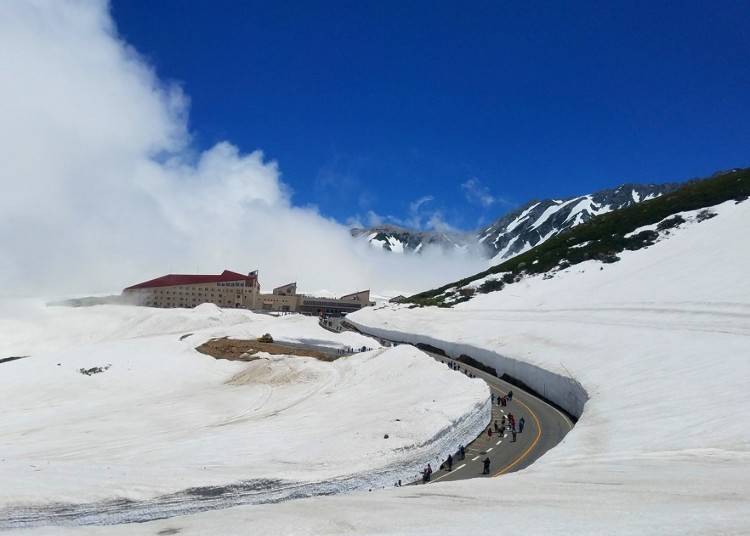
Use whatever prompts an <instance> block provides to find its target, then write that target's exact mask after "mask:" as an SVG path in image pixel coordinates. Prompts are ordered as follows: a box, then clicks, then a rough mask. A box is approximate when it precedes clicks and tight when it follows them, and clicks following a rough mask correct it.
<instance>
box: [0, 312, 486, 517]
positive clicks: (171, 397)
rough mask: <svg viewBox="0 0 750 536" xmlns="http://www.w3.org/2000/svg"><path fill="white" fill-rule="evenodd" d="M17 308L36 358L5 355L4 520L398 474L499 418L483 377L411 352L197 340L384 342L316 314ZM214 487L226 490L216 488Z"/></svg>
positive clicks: (142, 509) (12, 350)
mask: <svg viewBox="0 0 750 536" xmlns="http://www.w3.org/2000/svg"><path fill="white" fill-rule="evenodd" d="M8 311H16V314H15V315H14V317H11V318H9V317H7V316H6V315H5V314H4V315H3V317H2V320H0V358H3V357H8V356H20V355H29V356H30V357H27V358H23V359H18V360H15V361H9V362H5V363H0V393H2V412H3V417H2V434H0V453H1V455H0V482H2V486H0V528H9V527H11V528H12V527H19V526H24V525H26V524H30V525H34V524H44V523H46V522H49V521H50V519H53V517H54V516H53V515H52V513H53V512H54V511H59V509H60V505H78V506H71V507H70V508H68V510H67V511H68V513H70V512H71V511H72V512H77V514H76V515H74V516H72V517H73V519H72V520H70V521H69V522H70V523H82V522H85V523H111V522H113V521H118V522H121V521H133V520H143V519H151V518H155V517H160V516H163V515H165V513H166V514H168V515H174V514H176V513H181V512H182V513H185V512H189V511H199V510H201V509H205V508H209V507H210V508H216V507H224V506H227V505H231V504H248V503H257V502H264V501H265V500H269V499H270V500H280V499H284V498H288V497H292V496H294V497H296V496H305V495H310V494H316V493H327V494H330V493H336V492H340V491H344V490H353V489H368V488H370V487H383V486H392V485H393V483H394V482H395V481H396V480H398V479H399V478H401V479H407V478H411V477H414V476H415V475H416V474H417V472H418V471H419V470H420V469H421V468H422V467H423V465H424V464H426V463H427V462H428V461H431V462H432V463H433V464H435V462H436V461H437V460H439V459H441V458H442V457H443V456H444V455H445V454H446V453H447V452H448V451H450V450H452V449H454V448H455V447H456V446H457V445H458V444H460V443H463V442H468V441H469V440H470V439H473V438H474V437H475V436H476V435H477V434H478V433H479V432H481V430H482V428H483V427H484V426H485V425H486V423H487V421H488V419H489V409H488V403H489V402H488V397H489V391H488V389H487V387H486V385H485V384H484V383H483V382H482V381H481V380H470V379H468V378H466V377H464V376H463V375H459V374H455V373H452V372H450V371H449V370H448V369H447V368H446V367H445V366H444V365H441V364H439V363H437V362H436V361H435V360H434V359H432V358H431V357H428V356H426V355H425V354H423V353H422V352H420V351H419V350H416V349H415V348H413V347H411V346H406V345H405V346H401V347H397V348H390V349H385V348H377V349H375V350H373V351H369V352H364V353H360V354H356V355H353V356H351V357H345V358H340V359H338V360H336V361H334V362H331V363H328V362H322V361H318V360H315V359H312V358H304V357H285V356H273V357H272V356H268V355H265V356H264V357H263V358H262V359H259V360H256V361H253V362H232V361H227V360H216V359H214V358H213V357H209V356H205V355H203V354H200V353H198V352H197V351H195V349H194V348H195V347H196V346H198V345H200V344H201V343H202V342H204V341H205V340H208V339H209V338H212V337H222V336H229V337H232V338H254V337H257V336H259V335H261V334H263V333H265V332H270V333H271V334H272V335H273V336H274V338H275V339H276V340H279V341H292V342H298V343H304V344H314V345H317V346H329V347H333V348H336V347H338V348H343V347H345V346H352V347H359V346H363V345H364V346H369V347H376V346H378V345H377V343H376V342H375V341H374V340H373V339H370V338H367V337H363V336H361V335H358V334H354V333H343V334H334V333H330V332H328V331H325V330H323V329H322V328H320V327H319V326H318V324H317V320H316V319H314V318H308V317H302V316H298V315H293V316H284V317H271V316H267V315H259V314H253V313H250V312H246V311H237V310H221V309H219V308H217V307H215V306H213V305H209V304H204V305H202V306H199V307H197V308H195V309H194V310H188V309H152V308H145V307H130V306H114V305H112V306H96V307H88V308H65V307H49V308H42V307H39V306H38V305H31V304H28V303H22V304H18V303H16V304H13V306H9V307H8V309H6V312H8ZM107 366H109V368H107V369H106V370H104V371H103V372H101V373H98V374H93V375H91V376H87V375H84V374H81V373H80V372H79V369H81V368H84V369H89V368H91V367H107ZM385 434H388V438H387V439H386V438H385V437H384V436H385ZM237 483H240V485H239V486H236V487H234V488H233V487H232V486H233V485H236V484H237ZM221 486H224V487H225V488H226V489H222V488H221ZM185 490H188V492H185ZM201 490H204V491H201ZM269 490H270V491H271V492H272V493H271V494H270V496H269V495H268V494H265V495H264V492H266V491H269ZM212 493H214V494H222V493H223V495H220V496H219V497H218V498H216V497H211V500H210V501H207V500H205V499H206V497H205V496H210V495H211V494H212ZM198 495H201V497H198V498H196V496H198ZM123 499H127V500H129V501H132V503H131V504H126V505H124V506H123V505H121V504H118V503H117V501H120V502H121V501H122V500H123ZM199 499H200V500H199ZM50 505H53V506H54V508H53V507H51V506H50ZM58 517H59V516H58ZM58 529H59V527H57V528H56V529H55V530H58ZM47 530H51V529H47ZM52 532H54V531H52Z"/></svg>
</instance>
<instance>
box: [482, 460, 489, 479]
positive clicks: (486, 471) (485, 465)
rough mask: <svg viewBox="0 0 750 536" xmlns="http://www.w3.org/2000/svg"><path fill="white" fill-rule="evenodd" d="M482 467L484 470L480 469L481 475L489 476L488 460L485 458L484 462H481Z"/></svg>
mask: <svg viewBox="0 0 750 536" xmlns="http://www.w3.org/2000/svg"><path fill="white" fill-rule="evenodd" d="M482 465H483V466H484V468H483V469H482V474H483V475H488V474H490V459H489V458H485V459H484V460H482Z"/></svg>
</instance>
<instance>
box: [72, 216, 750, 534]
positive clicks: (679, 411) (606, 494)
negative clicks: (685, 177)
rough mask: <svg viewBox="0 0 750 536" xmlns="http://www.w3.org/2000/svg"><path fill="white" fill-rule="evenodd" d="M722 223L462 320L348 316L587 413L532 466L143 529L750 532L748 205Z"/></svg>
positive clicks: (414, 314) (539, 285) (465, 307)
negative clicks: (508, 373)
mask: <svg viewBox="0 0 750 536" xmlns="http://www.w3.org/2000/svg"><path fill="white" fill-rule="evenodd" d="M714 211H716V212H717V213H718V216H717V217H715V218H712V219H710V220H706V221H703V222H701V223H689V224H685V225H683V226H682V227H681V228H680V229H676V230H672V231H670V236H669V237H668V238H667V239H664V240H661V241H659V242H658V243H656V244H655V245H654V246H651V247H649V248H647V249H643V250H639V251H633V252H625V253H623V254H622V260H621V261H620V262H617V263H614V264H607V265H601V264H599V263H595V262H591V263H584V264H579V265H576V266H573V267H571V268H569V269H566V270H564V271H562V272H560V273H558V274H556V275H555V277H554V278H552V279H549V280H543V279H542V278H541V277H538V278H537V277H535V278H531V279H526V280H525V281H523V282H521V283H517V284H513V285H510V286H508V287H506V288H505V289H504V290H503V291H501V292H496V293H492V294H488V295H483V296H480V297H478V298H476V299H473V300H471V301H469V302H466V303H463V304H460V305H458V306H457V307H455V308H454V309H452V310H449V309H438V308H416V309H409V308H407V307H403V306H392V307H386V308H382V307H381V308H371V309H367V310H363V311H361V312H359V313H357V314H355V315H352V316H351V317H350V319H351V320H354V321H355V322H357V323H358V324H359V325H361V326H363V327H366V329H369V330H371V331H376V332H380V333H384V334H389V335H391V336H393V337H394V338H398V339H402V340H403V339H409V340H413V341H415V342H416V341H430V342H432V343H433V344H436V345H438V346H442V347H444V348H446V349H448V350H450V351H451V352H459V351H464V352H466V353H469V354H471V355H472V356H474V357H479V358H481V359H482V360H484V361H486V362H487V363H488V364H490V365H493V366H496V367H498V368H499V369H500V370H512V371H513V372H514V373H515V374H517V375H518V376H519V377H521V379H523V380H524V381H526V382H528V383H529V384H530V385H532V386H533V387H534V388H536V389H537V390H539V391H543V390H545V389H547V394H548V396H550V397H551V398H555V399H557V400H558V402H559V403H560V404H562V405H565V406H566V407H568V408H569V409H570V410H571V411H574V412H577V413H579V414H580V420H579V422H578V424H577V425H576V427H575V428H574V429H573V431H572V432H571V433H569V434H568V435H567V436H566V437H565V439H564V440H563V442H562V443H561V444H559V445H558V446H557V447H555V448H554V449H552V450H551V451H549V452H547V453H546V454H545V455H544V456H543V457H542V458H541V459H540V460H538V461H537V462H536V463H535V464H534V465H532V466H531V467H529V468H528V469H526V470H524V471H521V472H518V473H514V474H510V475H506V476H503V477H500V478H496V479H476V480H468V481H460V482H446V483H437V484H434V485H431V486H427V487H418V488H414V489H406V488H402V489H393V490H384V491H374V492H373V493H365V494H351V495H340V496H337V497H315V498H311V499H305V500H301V501H290V502H285V503H283V504H278V505H262V506H248V507H239V508H232V509H229V510H224V511H221V512H205V513H202V514H198V515H193V516H186V517H182V518H173V519H170V520H162V521H158V522H154V523H149V524H146V525H143V526H139V527H138V528H137V530H136V531H135V532H140V533H143V534H153V533H155V532H157V531H159V530H167V529H179V530H180V531H181V532H180V534H185V535H194V534H206V535H208V534H216V533H221V534H247V533H253V534H467V533H472V534H497V533H498V532H500V533H502V532H507V531H508V530H511V529H512V530H513V532H514V533H519V534H578V535H597V536H598V535H602V534H632V535H641V534H658V535H663V534H675V535H677V534H679V535H684V534H711V535H713V534H732V535H734V534H736V535H739V534H748V533H750V502H749V500H748V498H749V497H750V426H748V425H749V424H750V421H748V417H747V408H748V407H750V389H748V386H747V381H748V378H750V279H749V278H748V277H747V274H748V271H750V270H749V269H750V241H748V240H746V239H745V237H744V235H743V233H742V232H741V230H743V229H749V228H750V202H744V203H741V204H735V203H734V202H728V203H725V204H723V205H720V206H719V207H714ZM434 391H435V392H437V391H439V389H438V388H436V389H435V390H434ZM581 397H584V398H583V399H581ZM585 397H588V399H587V400H586V399H585ZM584 403H585V405H583V404H584ZM577 405H580V407H578V406H577ZM577 407H578V409H577V411H576V408H577ZM301 519H303V520H304V522H302V523H300V522H299V520H301ZM102 530H103V529H102V528H100V527H90V528H87V529H86V530H85V533H86V534H89V533H99V532H101V531H102ZM110 530H111V531H112V532H113V533H115V534H132V533H134V531H133V527H132V526H118V527H109V528H108V531H110ZM63 534H65V532H63Z"/></svg>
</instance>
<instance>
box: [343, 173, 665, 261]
mask: <svg viewBox="0 0 750 536" xmlns="http://www.w3.org/2000/svg"><path fill="white" fill-rule="evenodd" d="M678 186H679V185H678V184H623V185H622V186H619V187H617V188H613V189H608V190H601V191H598V192H594V193H592V194H588V195H582V196H578V197H570V198H567V199H546V200H544V201H531V202H529V203H527V204H526V205H524V206H523V207H521V208H520V209H518V210H514V211H513V212H510V213H508V214H506V215H504V216H503V217H501V218H499V219H498V220H496V221H495V222H494V223H492V224H491V225H488V226H487V227H484V228H482V229H479V230H477V231H473V232H468V233H455V232H446V231H418V230H414V229H407V228H404V227H398V226H395V225H383V226H379V227H370V228H354V229H351V234H352V236H353V237H355V238H361V239H365V240H367V241H368V242H369V243H370V245H371V246H372V247H375V248H378V249H384V250H386V251H390V252H393V253H419V252H421V251H423V250H424V249H425V248H428V247H431V246H438V247H440V248H442V249H443V250H448V251H451V250H462V251H470V252H472V253H473V254H476V255H481V256H485V257H487V258H490V259H492V261H493V262H500V261H502V260H505V259H508V258H510V257H513V256H515V255H518V254H520V253H523V252H524V251H527V250H529V249H531V248H532V247H534V246H536V245H539V244H541V243H542V242H544V241H545V240H547V239H549V238H551V237H553V236H555V235H557V234H559V233H561V232H562V231H565V230H567V229H570V228H571V227H575V226H576V225H579V224H581V223H584V222H586V221H588V220H590V219H591V218H592V217H594V216H598V215H599V214H605V213H607V212H612V211H613V210H619V209H622V208H626V207H629V206H631V205H633V204H635V203H640V202H641V201H646V200H648V199H653V198H655V197H658V196H660V195H662V194H664V193H666V192H671V191H673V190H675V189H676V188H677V187H678Z"/></svg>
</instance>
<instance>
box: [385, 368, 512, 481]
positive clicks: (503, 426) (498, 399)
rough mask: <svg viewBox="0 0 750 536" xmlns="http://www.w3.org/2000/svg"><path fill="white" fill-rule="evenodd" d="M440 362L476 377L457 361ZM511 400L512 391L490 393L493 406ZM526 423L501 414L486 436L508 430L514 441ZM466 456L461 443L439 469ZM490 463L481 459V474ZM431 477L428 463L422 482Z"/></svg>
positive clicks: (448, 466) (504, 405)
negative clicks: (497, 393) (503, 393)
mask: <svg viewBox="0 0 750 536" xmlns="http://www.w3.org/2000/svg"><path fill="white" fill-rule="evenodd" d="M441 363H444V364H446V365H448V367H449V368H450V369H451V370H455V371H457V372H463V373H464V374H466V375H467V376H468V377H470V378H476V375H474V374H473V373H472V372H471V371H470V370H468V369H466V368H463V367H461V366H460V365H459V364H458V363H456V362H453V361H443V360H441ZM512 400H513V391H508V393H507V394H506V395H505V396H501V395H497V396H496V395H495V393H491V401H492V405H493V406H494V405H495V403H497V405H498V406H499V407H507V406H508V404H509V403H510V402H511V401H512ZM525 425H526V421H525V420H524V418H523V417H521V418H520V419H519V420H518V422H516V418H515V416H514V415H513V414H512V413H508V415H507V416H506V415H505V414H503V415H502V416H501V418H500V420H499V421H498V420H497V419H495V420H494V422H492V423H491V424H490V426H489V427H488V428H487V436H488V437H492V434H493V433H495V434H501V435H502V434H505V432H510V434H511V436H512V438H513V439H512V441H513V442H515V441H516V436H517V434H520V433H522V432H523V429H524V426H525ZM465 458H466V447H464V446H463V445H461V446H460V447H459V448H458V452H457V453H456V458H454V457H453V454H448V457H447V458H446V460H445V461H444V462H443V463H442V465H441V466H440V469H443V470H445V471H452V470H453V462H454V461H455V460H464V459H465ZM491 465H492V460H490V458H489V456H486V457H485V458H484V460H482V474H483V475H489V474H490V466H491ZM431 479H432V466H431V465H430V464H429V463H428V464H427V466H426V467H425V468H424V469H423V470H422V483H424V484H427V483H428V482H430V480H431ZM400 485H401V482H400V481H399V482H398V484H397V486H400Z"/></svg>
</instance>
